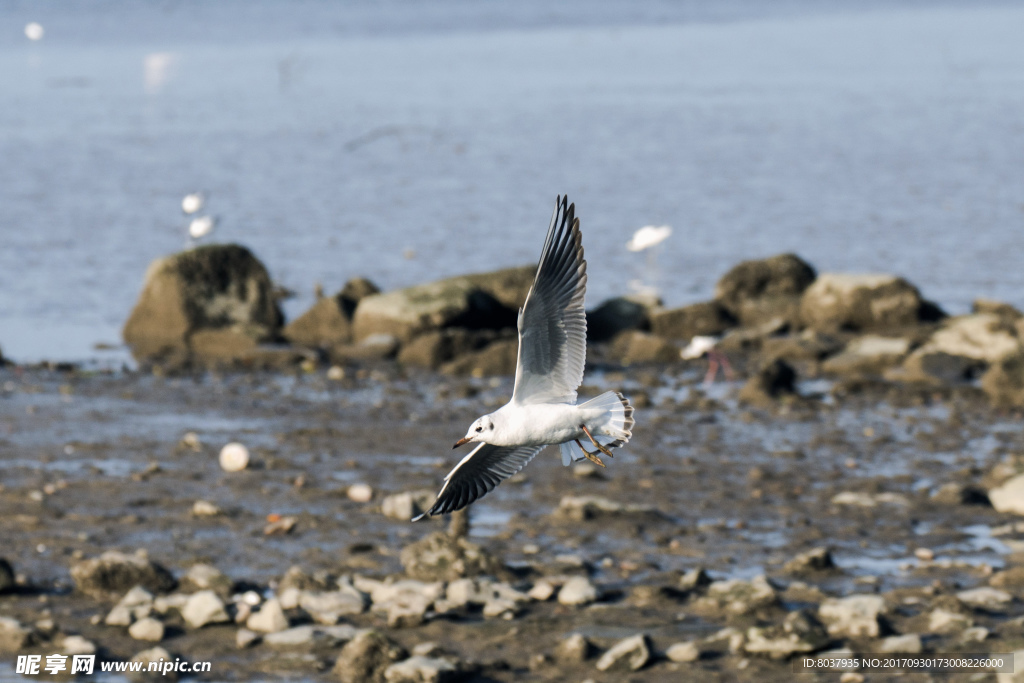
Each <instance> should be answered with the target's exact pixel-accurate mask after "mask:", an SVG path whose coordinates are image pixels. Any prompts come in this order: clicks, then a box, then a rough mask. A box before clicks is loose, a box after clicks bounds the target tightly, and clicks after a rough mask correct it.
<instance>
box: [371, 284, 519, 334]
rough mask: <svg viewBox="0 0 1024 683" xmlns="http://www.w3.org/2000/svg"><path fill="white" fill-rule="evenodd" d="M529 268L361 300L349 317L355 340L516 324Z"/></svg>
mask: <svg viewBox="0 0 1024 683" xmlns="http://www.w3.org/2000/svg"><path fill="white" fill-rule="evenodd" d="M533 271H534V268H533V267H530V268H528V269H527V268H510V269H506V270H502V271H497V272H495V273H478V274H475V275H463V276H460V277H454V278H448V279H446V280H438V281H437V282H430V283H427V284H423V285H416V286H413V287H408V288H406V289H399V290H395V291H393V292H384V293H381V294H371V295H370V296H367V297H365V298H363V299H362V300H360V302H359V305H358V306H357V307H356V311H355V315H354V317H353V333H354V338H355V340H356V341H359V340H362V339H365V338H366V337H369V336H370V335H373V334H389V335H392V336H394V337H395V338H396V339H398V340H399V341H400V342H403V343H404V342H407V341H409V340H411V339H412V338H414V337H416V336H417V335H419V334H423V333H424V332H429V331H431V330H439V329H444V328H449V327H464V328H467V329H502V328H508V327H515V325H516V315H517V310H518V307H519V306H521V305H522V303H523V302H524V301H525V300H526V293H527V292H528V291H529V288H530V284H531V283H532V280H533Z"/></svg>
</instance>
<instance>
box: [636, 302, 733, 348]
mask: <svg viewBox="0 0 1024 683" xmlns="http://www.w3.org/2000/svg"><path fill="white" fill-rule="evenodd" d="M736 324H737V321H736V319H735V318H734V317H733V316H732V314H731V313H729V311H728V310H726V309H725V307H723V306H722V305H721V304H720V303H718V302H717V301H705V302H701V303H697V304H690V305H689V306H683V307H682V308H673V309H669V310H664V311H658V312H657V313H654V314H652V315H651V331H652V332H653V333H654V334H656V335H657V336H659V337H666V338H668V339H682V340H689V339H693V338H694V337H696V336H698V335H710V336H714V335H719V334H722V333H723V332H725V331H726V330H728V329H730V328H732V327H735V326H736Z"/></svg>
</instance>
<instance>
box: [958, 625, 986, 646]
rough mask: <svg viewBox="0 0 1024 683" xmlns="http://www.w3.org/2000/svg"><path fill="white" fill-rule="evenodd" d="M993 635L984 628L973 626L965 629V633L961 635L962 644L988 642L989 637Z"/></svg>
mask: <svg viewBox="0 0 1024 683" xmlns="http://www.w3.org/2000/svg"><path fill="white" fill-rule="evenodd" d="M990 635H992V632H991V631H989V630H988V629H987V628H985V627H984V626H972V627H971V628H968V629H964V632H963V633H961V634H960V642H961V643H983V642H985V641H986V640H988V637H989V636H990Z"/></svg>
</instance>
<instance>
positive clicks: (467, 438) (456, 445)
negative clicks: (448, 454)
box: [452, 436, 469, 450]
mask: <svg viewBox="0 0 1024 683" xmlns="http://www.w3.org/2000/svg"><path fill="white" fill-rule="evenodd" d="M464 443H469V437H468V436H464V437H462V438H461V439H459V440H458V441H456V442H455V445H454V446H452V450H455V449H456V448H458V447H459V446H461V445H462V444H464Z"/></svg>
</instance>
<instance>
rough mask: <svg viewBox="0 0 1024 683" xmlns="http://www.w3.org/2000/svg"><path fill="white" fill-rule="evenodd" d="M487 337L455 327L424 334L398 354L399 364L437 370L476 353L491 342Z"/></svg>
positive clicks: (410, 342)
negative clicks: (456, 359)
mask: <svg viewBox="0 0 1024 683" xmlns="http://www.w3.org/2000/svg"><path fill="white" fill-rule="evenodd" d="M491 340H492V338H489V337H488V336H486V335H483V334H480V333H479V332H474V331H471V330H466V329H463V328H459V327H454V328H450V329H446V330H432V331H430V332H424V333H423V334H421V335H419V336H418V337H416V338H415V339H413V340H411V341H409V342H408V343H406V344H405V345H404V346H402V350H401V351H400V352H399V354H398V362H399V363H401V364H402V365H411V366H414V367H420V368H429V369H431V370H436V369H437V368H439V367H441V366H442V365H443V364H445V363H447V362H449V361H451V360H453V359H455V358H459V357H461V356H464V355H466V354H469V353H473V352H474V351H479V350H480V349H481V348H483V347H484V346H486V345H487V342H488V341H491Z"/></svg>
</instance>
